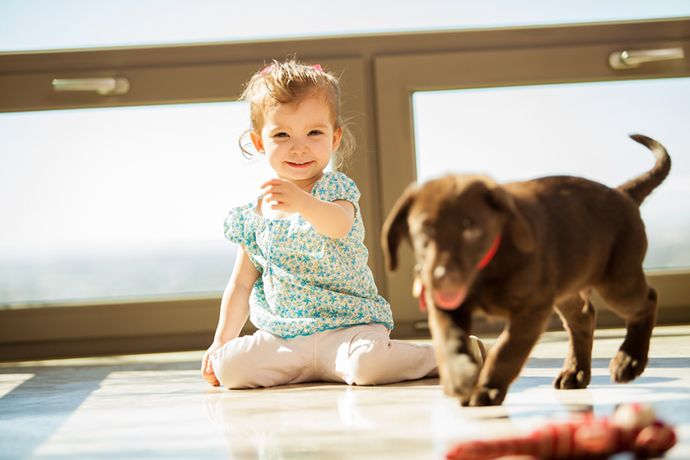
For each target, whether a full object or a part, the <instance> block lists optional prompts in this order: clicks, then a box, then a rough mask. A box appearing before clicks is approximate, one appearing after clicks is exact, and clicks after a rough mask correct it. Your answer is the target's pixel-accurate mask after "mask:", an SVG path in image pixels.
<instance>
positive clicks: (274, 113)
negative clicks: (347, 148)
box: [250, 97, 342, 190]
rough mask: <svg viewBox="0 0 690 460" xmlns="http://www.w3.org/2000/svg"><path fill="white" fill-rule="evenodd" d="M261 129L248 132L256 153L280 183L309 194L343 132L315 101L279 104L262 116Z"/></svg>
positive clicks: (329, 114) (325, 110)
mask: <svg viewBox="0 0 690 460" xmlns="http://www.w3.org/2000/svg"><path fill="white" fill-rule="evenodd" d="M264 117H265V118H264V126H263V128H262V129H261V133H259V135H257V133H255V132H251V133H250V135H251V138H252V142H253V143H254V146H255V147H256V149H257V150H258V151H259V152H260V153H263V154H265V155H266V156H267V158H268V163H269V165H270V166H271V168H273V170H274V171H275V172H276V174H278V177H279V178H281V179H285V180H288V181H290V182H292V183H294V184H296V185H298V186H300V187H303V188H305V189H309V190H311V186H312V185H313V184H314V182H316V181H317V180H319V179H320V178H321V177H322V176H323V170H324V169H325V168H326V166H327V165H328V163H329V162H330V161H331V154H332V153H333V152H334V151H335V149H337V148H338V144H339V143H340V137H341V136H342V128H338V129H335V128H334V127H333V122H332V114H331V110H330V107H329V106H328V104H327V103H326V102H324V101H323V100H321V99H320V98H318V97H310V98H307V99H304V100H303V101H301V102H299V103H297V104H280V105H278V106H276V107H275V108H273V109H271V110H269V111H268V112H266V113H265V114H264Z"/></svg>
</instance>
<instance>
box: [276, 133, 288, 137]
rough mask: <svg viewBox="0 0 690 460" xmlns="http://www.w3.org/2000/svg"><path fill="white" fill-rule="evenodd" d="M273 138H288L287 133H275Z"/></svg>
mask: <svg viewBox="0 0 690 460" xmlns="http://www.w3.org/2000/svg"><path fill="white" fill-rule="evenodd" d="M273 137H288V135H287V133H276V134H274V135H273Z"/></svg>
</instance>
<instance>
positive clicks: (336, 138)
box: [332, 126, 343, 152]
mask: <svg viewBox="0 0 690 460" xmlns="http://www.w3.org/2000/svg"><path fill="white" fill-rule="evenodd" d="M342 137H343V127H342V126H341V127H339V128H337V129H335V130H334V131H333V149H332V151H333V152H335V151H336V150H337V149H338V146H339V145H340V139H342Z"/></svg>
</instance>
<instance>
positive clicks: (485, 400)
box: [467, 387, 506, 406]
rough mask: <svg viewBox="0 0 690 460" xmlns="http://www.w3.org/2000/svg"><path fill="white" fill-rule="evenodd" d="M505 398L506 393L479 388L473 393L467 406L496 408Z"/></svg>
mask: <svg viewBox="0 0 690 460" xmlns="http://www.w3.org/2000/svg"><path fill="white" fill-rule="evenodd" d="M505 397H506V391H505V390H503V391H501V390H499V389H498V388H489V387H479V388H477V389H476V390H475V391H474V394H472V397H471V398H470V400H469V402H468V404H467V405H469V406H498V405H499V404H501V403H502V402H503V400H504V399H505Z"/></svg>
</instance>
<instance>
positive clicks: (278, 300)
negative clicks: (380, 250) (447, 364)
mask: <svg viewBox="0 0 690 460" xmlns="http://www.w3.org/2000/svg"><path fill="white" fill-rule="evenodd" d="M242 99H243V100H247V101H249V103H250V117H251V126H252V128H251V130H250V131H249V135H250V138H251V141H252V144H253V146H254V147H255V149H256V150H257V151H258V152H259V153H260V154H262V155H266V157H267V160H268V164H269V165H270V166H271V168H272V169H273V170H274V171H275V173H276V175H277V178H275V179H272V180H269V181H267V182H266V183H264V184H263V185H262V186H261V189H262V192H263V194H262V195H261V196H259V197H258V199H257V200H256V201H255V202H252V203H249V204H247V205H245V206H241V207H238V208H235V209H233V210H231V211H230V214H229V215H228V217H227V219H226V221H225V236H226V237H227V238H228V239H229V240H230V241H233V242H235V243H237V244H239V245H240V248H239V249H238V254H237V259H236V262H235V267H234V270H233V273H232V276H231V278H230V281H229V283H228V285H227V287H226V289H225V292H224V294H223V299H222V301H221V312H220V319H219V322H218V327H217V330H216V334H215V338H214V341H213V344H212V345H211V347H210V348H209V349H208V351H207V352H206V354H205V355H204V358H203V363H202V374H203V376H204V378H205V379H206V380H207V381H208V382H209V383H210V384H211V385H214V386H218V385H220V384H222V385H224V386H225V387H227V388H257V387H270V386H274V385H281V384H289V383H299V382H311V381H326V382H345V383H347V384H351V385H352V384H357V385H374V384H384V383H392V382H399V381H402V380H411V379H419V378H422V377H425V376H430V375H437V369H436V361H435V358H434V354H433V350H432V348H431V346H428V345H415V344H412V343H409V342H404V341H397V340H390V338H389V333H390V330H391V329H392V328H393V319H392V315H391V310H390V306H389V304H388V303H387V302H386V301H385V300H384V299H383V298H382V297H381V296H379V295H378V294H377V288H376V286H375V284H374V280H373V277H372V274H371V271H370V270H369V267H368V266H367V257H368V253H367V249H366V247H365V246H364V243H363V241H364V226H363V225H362V217H361V214H360V210H359V205H358V200H359V196H360V194H359V191H358V189H357V186H356V185H355V183H354V182H353V181H352V180H351V179H349V178H348V177H346V176H345V175H344V174H341V173H332V172H324V169H325V168H326V166H327V165H328V164H329V162H330V160H331V156H332V154H333V153H334V152H335V151H336V149H338V147H339V146H341V145H345V144H349V145H352V143H351V142H350V141H349V140H350V138H351V137H350V136H351V135H350V134H349V132H348V131H347V129H346V127H345V126H343V123H342V121H341V116H340V90H339V87H338V81H337V79H336V78H335V77H334V76H333V75H331V74H329V73H326V72H324V71H323V70H322V69H321V67H320V66H318V65H317V66H305V65H301V64H299V63H297V62H295V61H293V60H290V61H287V62H284V63H279V62H276V61H274V64H273V65H271V66H269V67H267V68H266V69H264V70H263V71H261V72H260V73H258V74H256V75H254V76H253V77H252V78H251V80H250V81H249V83H248V84H247V87H246V89H245V91H244V94H243V96H242ZM242 149H243V151H244V152H245V153H246V154H249V152H247V150H246V149H245V148H244V147H242ZM341 150H342V149H341ZM338 153H339V154H340V153H341V151H339V152H338ZM248 316H249V317H250V319H251V321H252V323H253V324H254V325H255V326H256V327H257V329H258V331H257V332H256V333H254V334H253V335H251V336H244V337H241V338H238V335H239V333H240V330H241V329H242V327H243V325H244V323H245V321H246V320H247V317H248Z"/></svg>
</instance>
